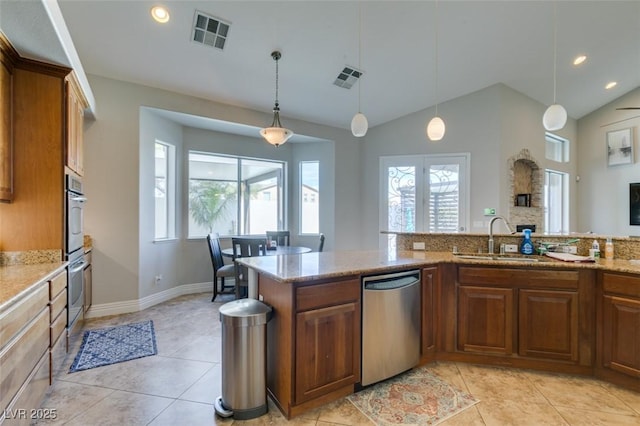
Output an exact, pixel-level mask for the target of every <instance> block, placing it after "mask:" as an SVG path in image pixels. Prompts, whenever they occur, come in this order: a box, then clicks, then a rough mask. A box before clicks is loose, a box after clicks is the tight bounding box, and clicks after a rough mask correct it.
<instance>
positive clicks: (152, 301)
mask: <svg viewBox="0 0 640 426" xmlns="http://www.w3.org/2000/svg"><path fill="white" fill-rule="evenodd" d="M212 286H213V284H212V282H211V281H209V282H204V283H194V284H184V285H181V286H177V287H172V288H169V289H167V290H163V291H161V292H158V293H154V294H151V295H149V296H146V297H143V298H142V299H136V300H125V301H122V302H113V303H102V304H100V305H96V304H93V305H91V308H89V310H88V311H87V312H86V313H85V314H84V318H85V319H89V318H98V317H105V316H108V315H120V314H127V313H130V312H138V311H142V310H144V309H147V308H150V307H152V306H155V305H157V304H159V303H162V302H166V301H167V300H171V299H173V298H175V297H178V296H182V295H184V294H193V293H204V292H207V291H208V292H211V289H212Z"/></svg>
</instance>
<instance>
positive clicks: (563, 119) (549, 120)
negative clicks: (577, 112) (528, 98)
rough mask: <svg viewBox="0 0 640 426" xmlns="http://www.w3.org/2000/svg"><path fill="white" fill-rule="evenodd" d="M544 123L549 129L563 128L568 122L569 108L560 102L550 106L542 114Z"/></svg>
mask: <svg viewBox="0 0 640 426" xmlns="http://www.w3.org/2000/svg"><path fill="white" fill-rule="evenodd" d="M542 124H543V125H544V128H545V129H547V130H549V131H554V130H560V129H562V128H563V127H564V125H565V124H567V110H566V109H564V107H563V106H562V105H560V104H553V105H551V106H549V108H547V110H546V111H545V112H544V115H543V116H542Z"/></svg>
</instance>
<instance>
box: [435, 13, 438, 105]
mask: <svg viewBox="0 0 640 426" xmlns="http://www.w3.org/2000/svg"><path fill="white" fill-rule="evenodd" d="M435 41H436V117H437V116H438V0H436V40H435Z"/></svg>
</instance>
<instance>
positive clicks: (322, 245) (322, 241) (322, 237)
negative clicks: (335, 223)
mask: <svg viewBox="0 0 640 426" xmlns="http://www.w3.org/2000/svg"><path fill="white" fill-rule="evenodd" d="M322 249H324V234H320V240H319V242H318V251H319V252H321V251H322Z"/></svg>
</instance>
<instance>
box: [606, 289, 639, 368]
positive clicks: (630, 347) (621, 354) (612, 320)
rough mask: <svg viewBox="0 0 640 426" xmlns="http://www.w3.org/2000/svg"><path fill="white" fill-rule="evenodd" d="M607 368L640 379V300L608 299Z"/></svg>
mask: <svg viewBox="0 0 640 426" xmlns="http://www.w3.org/2000/svg"><path fill="white" fill-rule="evenodd" d="M603 308H604V309H603V354H602V355H603V362H604V366H605V367H607V368H611V369H612V370H617V371H619V372H621V373H624V374H627V375H629V376H633V377H637V378H640V301H639V300H634V299H629V298H622V297H615V296H607V295H605V296H604V303H603Z"/></svg>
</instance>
